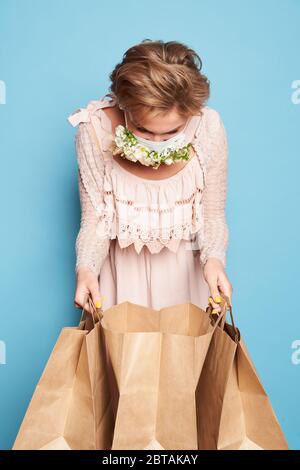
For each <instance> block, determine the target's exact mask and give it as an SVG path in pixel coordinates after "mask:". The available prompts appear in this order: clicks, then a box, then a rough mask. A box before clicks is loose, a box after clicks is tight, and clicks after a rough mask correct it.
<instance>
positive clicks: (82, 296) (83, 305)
mask: <svg viewBox="0 0 300 470" xmlns="http://www.w3.org/2000/svg"><path fill="white" fill-rule="evenodd" d="M88 295H89V291H88V290H86V289H82V288H79V289H77V290H76V293H75V298H74V305H75V307H76V308H79V309H81V310H82V309H84V310H86V311H87V312H89V313H91V312H90V308H89V303H88V301H87V300H88Z"/></svg>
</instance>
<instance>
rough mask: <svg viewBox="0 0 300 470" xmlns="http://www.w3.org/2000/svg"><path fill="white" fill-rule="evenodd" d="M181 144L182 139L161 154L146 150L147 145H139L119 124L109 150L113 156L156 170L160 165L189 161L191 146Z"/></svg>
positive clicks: (127, 130) (125, 128)
mask: <svg viewBox="0 0 300 470" xmlns="http://www.w3.org/2000/svg"><path fill="white" fill-rule="evenodd" d="M183 143H184V142H183V139H181V140H180V141H179V142H177V143H175V144H173V145H170V147H168V148H166V149H164V150H163V151H162V152H156V151H154V150H152V149H150V148H148V147H147V145H141V144H140V143H139V142H138V141H137V139H136V138H135V136H134V135H133V133H132V132H131V131H130V130H129V129H128V128H127V127H124V126H122V125H121V124H119V125H118V126H116V129H115V137H114V141H113V143H112V146H111V150H112V152H113V155H121V156H122V157H123V158H126V159H127V160H131V161H133V162H137V161H139V162H140V163H141V164H142V165H145V166H152V167H153V168H155V169H157V168H158V167H159V166H160V165H161V164H162V163H164V164H166V165H172V164H173V163H176V162H177V161H180V160H189V157H190V155H189V151H190V148H191V146H192V144H191V143H188V144H187V145H183V146H182V144H183Z"/></svg>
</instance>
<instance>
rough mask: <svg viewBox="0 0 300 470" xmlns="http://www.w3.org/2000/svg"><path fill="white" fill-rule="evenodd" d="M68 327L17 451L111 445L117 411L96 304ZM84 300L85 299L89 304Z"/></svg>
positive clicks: (34, 400) (52, 357) (40, 384)
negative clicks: (113, 405) (106, 367)
mask: <svg viewBox="0 0 300 470" xmlns="http://www.w3.org/2000/svg"><path fill="white" fill-rule="evenodd" d="M88 302H89V304H90V307H91V309H94V312H93V314H92V315H91V314H89V313H87V312H86V311H85V310H84V309H83V312H82V315H81V320H80V323H79V325H78V326H77V327H66V328H63V329H62V331H61V333H60V335H59V337H58V340H57V342H56V344H55V346H54V349H53V351H52V353H51V355H50V357H49V359H48V362H47V364H46V367H45V369H44V371H43V374H42V376H41V378H40V380H39V382H38V384H37V386H36V389H35V391H34V393H33V396H32V399H31V401H30V404H29V406H28V409H27V411H26V414H25V417H24V419H23V422H22V424H21V427H20V429H19V432H18V435H17V437H16V440H15V443H14V445H13V450H21V449H24V450H38V449H40V450H80V449H83V450H87V449H110V447H111V443H112V434H113V416H112V408H111V403H110V394H109V390H108V381H107V378H106V369H105V363H106V359H105V355H104V354H105V348H103V344H102V339H101V327H100V322H99V317H98V318H97V315H96V313H97V309H95V308H94V305H93V303H92V300H91V298H90V297H88ZM84 305H85V304H84Z"/></svg>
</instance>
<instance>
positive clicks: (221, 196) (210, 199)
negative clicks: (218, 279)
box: [200, 110, 229, 267]
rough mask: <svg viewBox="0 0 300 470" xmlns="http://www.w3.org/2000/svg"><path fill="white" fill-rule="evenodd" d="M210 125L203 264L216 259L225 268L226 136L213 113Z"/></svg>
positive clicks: (226, 227) (219, 120) (227, 236)
mask: <svg viewBox="0 0 300 470" xmlns="http://www.w3.org/2000/svg"><path fill="white" fill-rule="evenodd" d="M211 112H212V116H211V118H210V123H209V126H208V127H209V134H210V135H209V141H210V144H209V148H208V154H209V162H208V166H207V172H206V184H205V189H204V192H203V214H204V243H203V249H202V250H201V254H200V260H201V261H202V263H203V264H205V263H206V261H207V260H208V258H211V257H214V258H218V259H220V260H221V261H222V263H223V266H224V267H225V266H226V250H227V247H228V242H229V230H228V225H227V222H226V215H225V209H226V195H227V161H228V144H227V136H226V131H225V128H224V124H223V122H222V119H221V118H220V115H219V113H217V111H215V110H211Z"/></svg>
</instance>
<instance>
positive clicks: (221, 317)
mask: <svg viewBox="0 0 300 470" xmlns="http://www.w3.org/2000/svg"><path fill="white" fill-rule="evenodd" d="M220 296H221V298H222V301H221V302H220V305H221V312H220V313H219V314H218V313H216V315H218V318H217V320H216V321H215V323H214V326H215V327H217V326H218V324H220V327H221V329H222V330H224V327H225V322H226V316H227V315H226V313H227V310H229V312H230V318H231V324H232V326H233V329H234V341H235V342H238V341H239V339H240V332H239V330H238V329H237V327H236V326H235V323H234V318H233V313H232V306H231V304H230V301H229V298H228V297H227V295H225V294H223V293H221V294H220ZM212 310H213V306H212V305H211V304H209V305H208V307H207V308H206V312H207V313H209V314H210V315H214V314H212V313H211V312H212Z"/></svg>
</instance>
